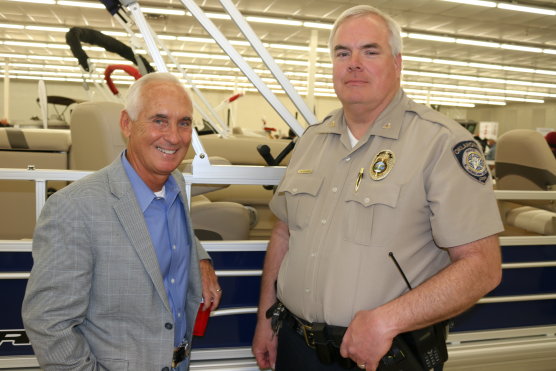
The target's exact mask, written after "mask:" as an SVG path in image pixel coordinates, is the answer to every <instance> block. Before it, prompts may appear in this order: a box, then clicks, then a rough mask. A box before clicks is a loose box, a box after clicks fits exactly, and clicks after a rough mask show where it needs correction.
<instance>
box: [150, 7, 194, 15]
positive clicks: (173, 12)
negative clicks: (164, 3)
mask: <svg viewBox="0 0 556 371" xmlns="http://www.w3.org/2000/svg"><path fill="white" fill-rule="evenodd" d="M141 10H142V11H143V12H145V13H151V14H167V15H185V10H179V9H167V8H150V7H144V6H143V7H141Z"/></svg>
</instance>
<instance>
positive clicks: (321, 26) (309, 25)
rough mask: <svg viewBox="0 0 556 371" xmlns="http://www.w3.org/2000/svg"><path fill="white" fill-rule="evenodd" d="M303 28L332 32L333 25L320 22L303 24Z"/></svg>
mask: <svg viewBox="0 0 556 371" xmlns="http://www.w3.org/2000/svg"><path fill="white" fill-rule="evenodd" d="M303 27H307V28H319V29H322V30H331V29H332V24H330V23H318V22H303Z"/></svg>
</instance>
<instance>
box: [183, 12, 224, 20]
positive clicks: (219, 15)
mask: <svg viewBox="0 0 556 371" xmlns="http://www.w3.org/2000/svg"><path fill="white" fill-rule="evenodd" d="M187 15H190V16H193V15H192V14H191V13H187ZM205 15H206V16H207V18H210V19H226V20H230V19H232V17H230V16H229V15H228V14H224V13H205Z"/></svg>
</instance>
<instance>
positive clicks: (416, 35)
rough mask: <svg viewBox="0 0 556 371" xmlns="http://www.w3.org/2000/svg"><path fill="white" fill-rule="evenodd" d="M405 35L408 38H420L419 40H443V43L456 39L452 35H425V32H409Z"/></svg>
mask: <svg viewBox="0 0 556 371" xmlns="http://www.w3.org/2000/svg"><path fill="white" fill-rule="evenodd" d="M407 36H408V37H409V38H410V39H420V40H428V41H440V42H444V43H453V42H456V39H455V38H454V37H448V36H436V35H426V34H421V33H413V32H411V33H409V34H407Z"/></svg>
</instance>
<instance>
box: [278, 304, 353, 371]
mask: <svg viewBox="0 0 556 371" xmlns="http://www.w3.org/2000/svg"><path fill="white" fill-rule="evenodd" d="M284 324H285V325H287V326H290V327H292V328H293V329H294V330H295V332H296V333H298V334H299V335H300V336H302V337H303V339H304V340H305V344H307V346H308V347H310V348H312V349H315V351H316V353H317V357H318V358H319V360H320V361H321V362H322V363H323V364H331V363H334V362H338V363H339V364H340V365H341V366H342V367H343V368H346V369H350V368H354V367H355V362H353V361H352V360H351V359H349V358H344V357H342V356H341V355H340V346H341V345H342V339H343V338H344V334H345V332H346V330H347V328H346V327H341V326H332V325H328V324H326V323H316V322H315V323H310V322H307V321H305V320H304V319H301V318H299V317H297V316H295V315H294V314H293V313H291V312H290V311H289V310H287V309H286V314H285V317H284Z"/></svg>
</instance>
